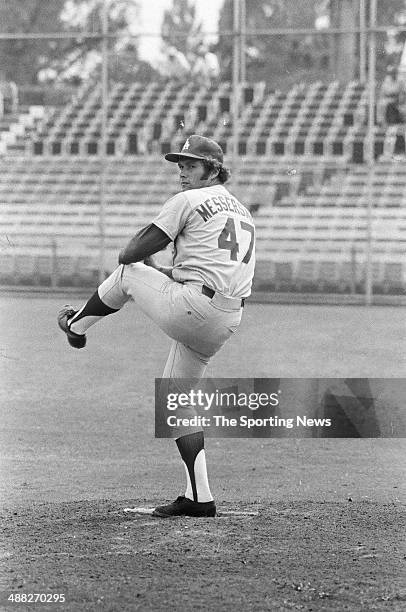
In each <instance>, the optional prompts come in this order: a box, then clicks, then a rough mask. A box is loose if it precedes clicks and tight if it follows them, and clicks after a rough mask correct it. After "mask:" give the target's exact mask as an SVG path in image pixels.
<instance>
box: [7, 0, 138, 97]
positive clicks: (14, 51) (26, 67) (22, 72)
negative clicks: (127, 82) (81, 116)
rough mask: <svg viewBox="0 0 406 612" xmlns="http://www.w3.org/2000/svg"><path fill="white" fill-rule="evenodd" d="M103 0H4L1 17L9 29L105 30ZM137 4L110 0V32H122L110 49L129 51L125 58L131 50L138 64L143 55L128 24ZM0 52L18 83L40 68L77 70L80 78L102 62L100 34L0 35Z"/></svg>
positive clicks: (33, 78)
mask: <svg viewBox="0 0 406 612" xmlns="http://www.w3.org/2000/svg"><path fill="white" fill-rule="evenodd" d="M103 1H104V0H52V2H49V1H48V0H0V21H1V23H2V24H3V29H4V30H5V31H6V32H16V33H39V32H43V33H55V32H64V33H68V34H69V33H74V32H75V33H76V32H79V33H80V32H83V33H84V32H91V33H101V31H102V23H101V22H102V6H103ZM137 6H138V1H137V0H108V21H109V32H110V33H114V34H116V35H117V36H118V39H117V40H116V41H114V42H111V41H109V50H110V52H113V53H115V54H116V55H117V57H118V56H120V55H123V54H125V56H126V61H127V62H128V56H130V57H131V63H132V65H134V66H135V65H136V64H137V62H138V61H139V60H138V53H137V47H136V45H135V44H134V40H133V39H131V37H130V31H129V28H130V23H131V20H132V18H133V17H134V13H136V10H137ZM0 54H1V56H0V61H1V66H4V67H5V72H6V78H8V79H10V80H11V79H12V80H14V81H15V82H16V83H17V84H19V85H23V84H35V83H37V79H38V74H39V73H40V72H41V71H49V74H54V76H56V77H59V78H60V79H63V78H64V77H66V76H67V75H75V74H76V75H77V78H79V80H80V78H81V76H86V74H85V72H86V70H89V71H92V70H93V67H96V66H97V64H98V63H100V38H98V37H97V38H90V39H86V38H83V37H80V36H79V37H75V38H70V39H69V38H67V39H61V38H59V39H58V38H56V39H53V40H49V41H48V40H40V39H39V40H38V39H37V40H15V41H1V42H0ZM117 57H116V58H115V60H114V61H115V62H116V64H117V62H118V59H117Z"/></svg>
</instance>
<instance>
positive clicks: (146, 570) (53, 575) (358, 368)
mask: <svg viewBox="0 0 406 612" xmlns="http://www.w3.org/2000/svg"><path fill="white" fill-rule="evenodd" d="M65 301H66V300H64V299H62V300H60V299H59V300H57V299H55V298H51V297H47V298H46V299H45V298H38V299H31V298H16V297H14V298H13V297H3V298H2V299H1V300H0V320H1V323H2V342H1V357H2V359H1V380H2V386H1V415H2V419H1V432H0V435H1V438H0V439H1V465H0V468H1V483H0V485H1V488H0V495H1V507H2V510H1V516H2V536H1V539H2V543H1V549H0V550H1V551H2V552H1V559H2V565H1V566H0V581H1V582H0V591H1V598H0V609H4V610H17V609H30V607H29V606H28V604H27V606H28V608H27V606H20V604H17V603H11V602H8V603H6V599H7V598H6V595H9V594H10V593H15V592H19V593H32V592H36V593H38V592H47V593H61V592H64V593H66V603H65V604H58V606H57V607H58V609H64V610H72V611H76V610H168V609H169V610H171V609H173V610H177V609H183V610H186V611H188V610H209V609H214V610H234V611H235V610H291V609H297V610H309V611H310V610H337V611H341V610H368V611H369V610H403V609H404V606H405V601H406V590H405V588H404V566H405V552H406V551H405V547H404V538H403V536H404V528H405V514H404V504H405V500H406V492H405V489H404V481H405V469H404V456H405V450H406V444H405V441H404V440H403V439H370V440H369V439H361V440H360V439H358V440H357V439H302V440H300V439H278V440H276V439H257V440H238V439H236V440H232V439H228V440H218V439H209V440H207V442H206V448H207V456H208V466H209V474H210V481H211V485H212V489H213V491H214V493H215V495H216V500H217V503H218V507H219V509H220V512H221V510H223V511H226V510H244V509H245V510H250V511H255V512H257V513H258V514H257V515H256V516H246V517H233V516H231V517H230V516H225V515H223V516H221V515H220V516H219V517H218V518H215V519H202V520H197V519H186V518H182V519H175V520H171V521H169V522H168V521H160V520H157V519H153V518H152V517H149V516H138V517H135V516H134V517H131V518H130V517H128V516H127V515H124V514H123V512H122V510H123V508H124V507H125V506H128V505H147V506H150V505H154V504H156V503H160V502H162V501H164V500H167V499H168V500H169V499H173V498H174V497H176V496H177V495H178V494H180V493H182V492H183V490H182V489H183V479H184V473H183V467H182V465H181V464H180V461H179V458H178V455H177V452H176V449H175V445H174V444H173V442H172V441H170V440H155V439H154V437H153V424H154V417H153V408H154V406H153V398H154V378H155V377H156V376H157V377H158V376H159V375H160V373H161V371H162V368H163V365H164V362H165V358H166V353H167V350H168V346H169V341H168V339H167V338H166V337H165V336H164V335H163V334H162V333H161V332H160V331H159V330H157V329H156V328H155V327H154V326H153V324H152V323H150V322H149V320H148V319H147V318H146V317H145V316H144V315H142V314H140V313H138V311H137V310H136V309H135V308H134V307H133V306H132V305H128V306H127V307H126V308H125V309H123V311H122V312H121V313H119V314H117V315H114V316H112V317H108V318H107V319H106V320H105V321H103V324H101V325H99V326H98V328H93V329H92V330H91V331H90V332H89V342H88V347H87V348H86V349H85V350H84V351H73V350H72V349H70V348H69V347H68V344H67V343H66V340H65V338H64V337H63V335H62V334H61V333H60V332H59V331H58V329H57V327H56V323H55V315H56V312H57V310H58V308H59V306H60V305H61V304H63V303H65ZM405 348H406V338H405V324H404V309H403V308H391V307H386V308H383V307H372V308H369V309H365V308H360V307H352V306H348V307H334V306H331V307H322V306H297V305H296V306H295V305H291V306H284V305H257V304H249V305H248V306H247V308H246V309H245V314H244V319H243V325H242V327H241V330H240V331H239V333H238V334H237V335H236V336H235V337H234V338H233V339H232V340H231V341H230V342H229V343H228V345H226V346H225V347H224V349H223V350H222V351H221V352H220V353H219V354H218V355H217V356H216V357H215V358H214V359H213V361H212V363H211V364H210V367H209V371H208V373H207V375H208V376H216V377H227V376H230V377H238V376H245V377H296V378H298V377H370V378H374V377H378V378H382V377H387V378H395V377H405V373H406V363H405V354H406V351H405ZM43 606H45V608H46V609H48V608H49V607H50V606H51V607H52V608H55V605H51V604H43V605H41V604H35V606H34V607H37V608H38V607H43ZM31 607H32V606H31Z"/></svg>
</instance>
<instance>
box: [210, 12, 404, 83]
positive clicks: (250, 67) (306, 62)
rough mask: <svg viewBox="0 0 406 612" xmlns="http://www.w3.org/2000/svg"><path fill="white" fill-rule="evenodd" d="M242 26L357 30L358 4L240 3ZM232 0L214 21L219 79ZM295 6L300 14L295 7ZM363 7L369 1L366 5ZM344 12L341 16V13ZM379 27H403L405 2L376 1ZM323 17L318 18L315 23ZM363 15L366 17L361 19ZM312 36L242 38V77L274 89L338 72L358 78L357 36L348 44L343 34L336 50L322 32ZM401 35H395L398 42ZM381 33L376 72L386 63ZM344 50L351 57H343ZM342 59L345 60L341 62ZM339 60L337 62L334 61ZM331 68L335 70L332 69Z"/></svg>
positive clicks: (228, 48)
mask: <svg viewBox="0 0 406 612" xmlns="http://www.w3.org/2000/svg"><path fill="white" fill-rule="evenodd" d="M245 1H246V15H247V28H248V29H250V30H254V29H258V30H259V29H262V30H263V29H267V28H273V29H274V28H275V29H277V28H298V29H314V28H315V25H316V23H317V24H318V25H321V24H323V23H324V27H325V26H326V25H327V27H328V26H329V25H330V27H343V26H344V27H354V26H355V27H357V25H358V23H359V2H358V0H345V2H344V0H306V2H297V0H245ZM233 5H234V2H233V0H224V4H223V7H222V10H221V12H220V17H219V32H220V36H219V50H218V53H219V56H220V58H221V66H222V69H223V77H224V78H227V79H230V78H231V65H232V47H233V44H232V39H231V37H228V36H224V35H223V36H222V35H221V32H225V31H229V30H232V29H233ZM299 5H300V10H298V6H299ZM366 5H367V7H368V6H369V3H368V2H366ZM344 8H345V11H346V13H345V15H344ZM377 8H378V15H377V23H378V24H379V25H387V26H388V28H389V27H390V26H391V25H394V24H397V23H402V22H403V23H406V0H379V2H378V3H377ZM320 15H323V20H320ZM367 17H368V15H367ZM323 32H324V31H323V30H320V34H316V35H314V34H313V35H307V36H306V35H300V36H299V35H289V36H286V35H285V36H265V35H257V36H248V37H247V56H246V60H247V77H248V80H249V81H251V82H255V81H257V80H265V81H267V82H268V83H269V84H271V85H272V87H275V88H289V87H291V86H292V84H293V83H297V82H298V81H308V82H310V81H315V80H319V79H320V80H324V81H332V80H335V79H339V78H340V71H341V68H342V69H343V73H344V72H347V69H348V68H349V70H348V73H347V74H346V75H344V74H343V75H341V76H343V78H344V80H345V79H348V78H356V77H357V76H358V53H359V48H358V37H357V36H356V35H355V34H352V35H349V38H350V39H351V40H350V43H348V37H347V39H346V38H345V37H344V36H343V37H341V39H342V48H341V50H340V48H334V45H333V44H332V42H333V41H334V40H336V41H337V40H338V38H340V37H334V38H332V37H331V36H329V35H328V34H327V33H325V32H324V33H323ZM404 38H405V35H398V36H397V39H398V40H400V41H401V40H404ZM385 39H386V36H385V35H384V34H380V35H378V36H377V65H378V74H379V72H380V70H381V69H382V67H383V66H384V65H385V62H386V61H387V60H386V59H385V49H384V46H385ZM349 50H350V51H351V54H350V55H349ZM345 56H346V62H344V61H343V58H344V57H345ZM337 60H339V61H337ZM336 69H337V70H336Z"/></svg>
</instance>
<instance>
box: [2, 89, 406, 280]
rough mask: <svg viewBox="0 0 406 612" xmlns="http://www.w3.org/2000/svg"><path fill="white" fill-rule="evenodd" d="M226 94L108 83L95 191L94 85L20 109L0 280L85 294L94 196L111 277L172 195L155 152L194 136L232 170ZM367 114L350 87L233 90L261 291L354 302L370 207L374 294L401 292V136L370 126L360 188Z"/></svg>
mask: <svg viewBox="0 0 406 612" xmlns="http://www.w3.org/2000/svg"><path fill="white" fill-rule="evenodd" d="M230 96H231V91H230V85H229V84H228V83H223V84H222V85H220V86H219V87H214V86H213V87H212V88H210V89H209V90H207V89H205V88H202V87H200V86H199V85H198V84H196V83H194V82H190V83H188V84H187V85H179V84H176V83H175V82H174V81H170V82H168V83H158V82H151V83H149V84H148V85H147V86H145V85H141V84H139V83H134V84H133V85H131V86H127V85H124V84H122V83H116V84H114V85H113V86H112V88H111V91H110V96H109V101H108V125H107V149H106V154H107V161H105V162H104V163H105V167H106V180H105V183H104V184H103V185H102V184H101V182H100V168H101V163H103V162H102V161H101V158H100V152H101V151H100V146H101V144H100V135H101V113H102V110H101V103H100V88H99V87H92V86H91V85H86V86H84V87H82V89H80V90H79V91H78V93H77V95H76V96H75V98H74V99H72V101H71V103H70V104H68V105H67V106H66V107H64V108H62V109H56V108H40V107H32V108H31V109H24V112H22V113H21V117H19V118H18V117H16V118H14V123H13V122H11V123H9V128H10V129H11V127H12V126H18V128H16V127H13V129H12V131H11V132H10V129H9V130H7V126H3V128H4V129H3V130H2V131H1V134H0V136H1V139H0V152H2V156H1V157H0V169H1V172H0V210H1V219H0V226H1V235H2V236H4V237H6V238H4V240H3V241H2V250H1V252H0V259H1V273H0V281H1V282H2V283H5V284H7V283H12V282H18V283H29V282H31V283H34V284H45V285H46V284H50V285H55V284H74V285H79V284H85V283H88V282H95V281H96V280H97V274H96V269H97V258H95V257H94V255H95V253H96V251H97V245H98V241H99V202H100V189H101V188H102V187H103V188H104V199H105V202H106V215H105V222H106V248H107V253H108V257H107V261H108V266H107V267H108V269H109V268H111V267H112V265H113V262H114V261H115V258H116V253H117V251H118V249H119V248H120V247H121V246H122V245H123V243H124V242H125V241H126V240H127V239H128V238H129V237H130V236H131V234H132V233H133V232H134V231H136V230H137V229H139V228H140V227H142V226H143V225H145V224H146V223H148V222H149V221H150V220H151V218H152V217H153V216H154V215H155V214H156V212H157V211H158V210H159V208H160V206H161V205H162V203H163V201H164V200H165V199H166V198H167V197H169V196H170V195H171V194H173V193H175V192H176V189H177V177H176V173H174V172H173V167H172V166H171V165H170V164H165V163H162V157H161V155H162V153H165V152H167V151H168V150H169V149H171V148H177V147H179V145H180V144H181V143H182V142H183V141H184V139H185V133H192V132H199V133H202V134H204V135H207V136H210V137H213V138H215V139H216V140H218V141H219V142H220V143H221V144H222V146H223V147H224V149H225V152H226V156H227V158H228V159H229V156H230V151H231V139H232V123H231V117H230ZM366 103H367V99H366V91H365V89H364V87H363V86H362V85H360V84H359V83H357V82H351V83H349V84H347V86H346V87H344V88H343V87H342V86H340V85H339V84H338V83H330V84H328V85H326V84H322V83H314V84H313V85H304V84H298V85H296V86H294V87H293V88H292V89H291V90H289V91H288V92H280V91H276V92H267V91H266V88H265V86H264V84H263V83H258V84H256V85H255V86H251V87H250V86H247V87H246V88H245V89H244V90H243V93H242V99H241V104H242V110H241V117H240V121H239V130H238V133H239V136H238V137H239V143H238V149H239V153H240V156H239V161H238V169H237V170H236V171H235V173H234V180H233V182H232V185H231V188H230V189H231V191H232V192H234V193H235V194H236V196H237V197H239V198H240V199H241V200H242V201H243V202H244V203H245V204H247V205H248V206H249V207H250V208H251V210H252V212H253V214H254V215H255V218H256V226H257V245H258V247H257V258H258V266H257V274H256V280H255V286H256V288H257V289H261V288H266V289H272V290H275V291H288V290H292V289H293V290H299V291H315V290H316V291H340V292H348V291H350V292H354V291H359V290H361V289H362V284H363V282H364V272H363V268H364V262H365V257H366V253H365V248H366V246H365V244H366V231H367V204H368V199H369V198H370V197H371V196H372V200H371V201H372V210H373V224H372V240H373V253H374V266H375V267H374V287H375V290H377V291H381V292H391V291H395V292H404V291H405V252H406V212H405V211H406V206H405V204H406V173H405V171H404V157H403V155H404V153H405V150H404V148H405V145H404V142H405V139H404V128H403V127H402V126H391V127H390V128H389V129H387V130H385V129H383V128H382V127H381V126H376V128H375V154H376V163H375V166H374V172H373V177H372V182H371V183H370V184H369V183H368V181H369V178H368V169H367V167H366V164H365V163H364V162H365V148H366V137H367V128H366V124H365V122H366ZM22 117H23V118H22ZM10 126H11V127H10ZM184 126H186V128H187V132H186V131H185V127H184ZM8 131H9V133H12V134H13V136H12V137H10V136H7V133H8ZM402 138H403V141H402ZM85 262H87V264H86V265H85Z"/></svg>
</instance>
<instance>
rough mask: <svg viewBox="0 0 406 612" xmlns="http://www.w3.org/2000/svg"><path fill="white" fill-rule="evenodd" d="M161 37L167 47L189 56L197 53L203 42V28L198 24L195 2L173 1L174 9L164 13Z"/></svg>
mask: <svg viewBox="0 0 406 612" xmlns="http://www.w3.org/2000/svg"><path fill="white" fill-rule="evenodd" d="M161 36H162V40H163V42H164V44H165V45H166V46H167V47H175V48H176V49H177V50H178V51H181V52H182V53H184V54H185V55H187V56H189V55H191V54H194V53H195V52H196V49H197V47H198V45H199V43H200V42H201V40H202V26H201V24H200V23H198V22H197V19H196V6H195V3H194V2H193V1H189V0H173V5H172V7H171V8H170V9H168V10H166V11H165V12H164V17H163V22H162V28H161Z"/></svg>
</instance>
